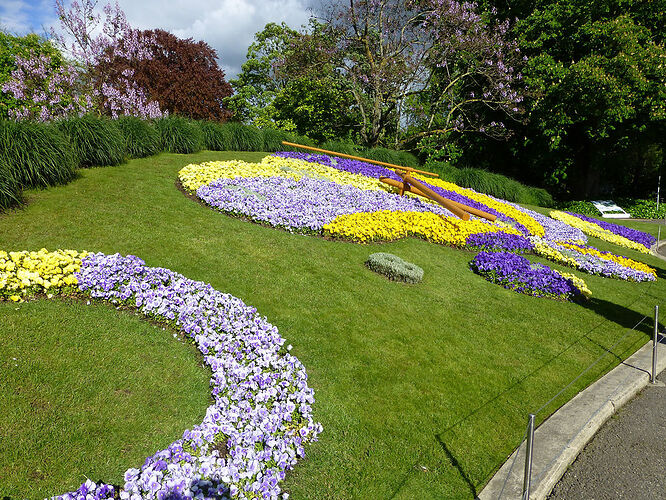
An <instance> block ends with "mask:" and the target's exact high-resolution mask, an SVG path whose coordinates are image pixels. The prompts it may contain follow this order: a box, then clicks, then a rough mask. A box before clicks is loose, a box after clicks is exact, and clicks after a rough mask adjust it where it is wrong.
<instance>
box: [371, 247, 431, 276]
mask: <svg viewBox="0 0 666 500" xmlns="http://www.w3.org/2000/svg"><path fill="white" fill-rule="evenodd" d="M365 265H366V266H367V267H368V268H369V269H371V270H372V271H374V272H376V273H378V274H383V275H384V276H386V277H387V278H388V279H390V280H392V281H403V282H405V283H420V282H421V281H422V280H423V269H421V268H420V267H419V266H417V265H415V264H412V263H410V262H407V261H404V260H402V259H401V258H400V257H398V256H397V255H393V254H390V253H385V252H378V253H373V254H370V256H369V257H368V260H366V261H365Z"/></svg>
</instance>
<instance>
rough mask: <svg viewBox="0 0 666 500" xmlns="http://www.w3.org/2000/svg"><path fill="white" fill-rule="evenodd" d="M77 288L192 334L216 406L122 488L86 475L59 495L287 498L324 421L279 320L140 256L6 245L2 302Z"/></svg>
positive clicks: (0, 266) (1, 258)
mask: <svg viewBox="0 0 666 500" xmlns="http://www.w3.org/2000/svg"><path fill="white" fill-rule="evenodd" d="M71 293H75V294H80V295H83V296H87V297H89V298H91V299H98V300H104V301H107V302H110V303H112V304H114V305H116V306H120V305H123V306H126V307H130V308H135V309H136V310H138V311H139V312H141V313H142V314H143V315H144V316H146V317H147V318H152V319H158V320H161V321H165V322H167V323H170V324H171V325H173V326H174V327H176V328H178V329H180V330H181V331H182V332H184V333H185V334H186V335H187V336H189V338H190V339H191V340H192V341H193V342H194V343H195V344H196V346H197V347H198V348H199V350H200V351H201V352H202V353H203V356H204V361H205V363H206V364H207V365H208V366H209V367H210V368H211V370H212V373H213V375H212V378H211V387H212V396H213V399H214V403H213V404H212V405H211V406H210V407H209V408H208V409H207V411H206V416H205V418H204V420H203V422H201V424H199V425H197V426H195V427H194V428H192V429H189V430H186V431H185V432H184V433H183V436H182V438H180V439H178V440H176V441H174V442H173V443H172V444H171V445H169V447H168V448H166V449H164V450H160V451H158V452H157V453H155V454H154V455H153V456H150V457H148V458H147V459H146V461H145V463H144V464H143V465H142V466H140V467H138V468H132V469H129V470H128V471H127V472H126V473H125V476H124V480H125V483H124V485H123V486H122V488H116V487H114V486H111V485H107V484H95V483H93V482H92V481H87V482H86V483H84V484H83V485H81V487H80V488H79V489H78V490H77V491H74V492H70V493H65V494H63V495H60V496H58V497H55V498H58V499H63V500H69V499H77V500H78V499H81V500H83V499H86V500H88V499H106V498H115V497H117V496H119V497H120V498H121V499H131V500H139V499H153V498H155V499H167V498H239V499H254V498H262V499H263V498H279V496H280V494H281V490H280V482H281V481H282V480H283V479H284V477H285V473H286V471H287V470H289V469H291V468H292V467H293V466H294V465H295V464H296V461H297V459H298V458H299V457H302V456H303V455H304V453H305V448H304V447H305V445H306V444H307V443H309V442H312V441H315V440H316V439H317V436H318V434H319V433H320V432H321V430H322V428H321V425H320V424H318V423H315V422H314V421H313V419H312V404H313V403H314V392H313V390H312V389H310V388H309V387H308V384H307V374H306V372H305V368H304V367H303V365H302V364H301V363H300V361H299V360H298V359H297V358H296V357H294V356H293V355H291V354H290V352H289V351H290V349H291V346H288V347H286V348H285V347H284V339H283V338H282V337H281V336H280V334H279V333H278V330H277V328H276V327H275V326H273V325H271V324H270V323H269V322H268V321H267V320H266V318H264V317H262V316H260V315H258V314H257V311H256V310H255V309H254V308H252V307H250V306H247V305H246V304H244V303H243V302H242V301H241V300H240V299H238V298H236V297H233V296H231V295H228V294H225V293H222V292H219V291H217V290H215V289H214V288H212V287H211V286H210V285H208V284H206V283H202V282H199V281H193V280H190V279H188V278H186V277H184V276H182V275H180V274H178V273H175V272H173V271H170V270H168V269H163V268H153V267H148V266H146V265H145V263H144V262H143V261H142V260H141V259H139V258H137V257H134V256H126V257H124V256H121V255H118V254H116V255H104V254H102V253H86V252H76V251H72V250H66V251H61V250H58V251H56V252H48V251H46V250H44V249H42V250H40V251H39V252H10V253H6V252H0V299H5V300H7V299H8V300H12V301H20V300H23V299H24V298H25V297H26V296H33V295H35V294H46V295H47V296H48V297H53V296H57V295H64V294H71ZM221 450H222V451H221Z"/></svg>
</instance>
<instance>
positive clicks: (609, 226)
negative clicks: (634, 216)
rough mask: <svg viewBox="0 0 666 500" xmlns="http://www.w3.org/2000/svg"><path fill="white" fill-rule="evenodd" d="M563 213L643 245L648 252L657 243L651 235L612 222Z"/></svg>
mask: <svg viewBox="0 0 666 500" xmlns="http://www.w3.org/2000/svg"><path fill="white" fill-rule="evenodd" d="M565 213H567V214H569V215H573V216H574V217H577V218H579V219H580V220H583V221H585V222H589V223H590V224H596V225H597V226H599V227H600V228H602V229H605V230H606V231H610V232H611V233H613V234H617V235H618V236H622V237H623V238H626V239H628V240H631V241H634V242H636V243H638V244H640V245H643V246H644V247H645V248H646V249H648V250H650V248H652V245H654V244H655V242H656V241H657V238H655V237H654V236H652V235H651V234H648V233H645V232H643V231H639V230H638V229H631V228H629V227H624V226H620V225H619V224H613V223H612V222H608V221H605V220H598V219H593V218H592V217H588V216H586V215H583V214H575V213H571V212H565Z"/></svg>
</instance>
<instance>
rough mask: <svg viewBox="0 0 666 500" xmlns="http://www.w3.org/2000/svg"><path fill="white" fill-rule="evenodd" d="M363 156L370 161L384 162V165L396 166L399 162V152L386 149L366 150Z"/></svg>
mask: <svg viewBox="0 0 666 500" xmlns="http://www.w3.org/2000/svg"><path fill="white" fill-rule="evenodd" d="M361 156H363V157H364V158H368V159H370V160H376V161H383V162H384V163H393V164H395V163H396V161H397V152H396V151H391V150H390V149H386V148H371V149H366V150H364V151H363V152H362V153H361Z"/></svg>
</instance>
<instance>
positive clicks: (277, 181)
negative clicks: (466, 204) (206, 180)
mask: <svg viewBox="0 0 666 500" xmlns="http://www.w3.org/2000/svg"><path fill="white" fill-rule="evenodd" d="M197 196H198V197H199V198H201V199H202V200H203V201H205V202H206V203H207V204H209V205H211V206H212V207H215V208H217V209H219V210H221V211H223V212H227V213H230V214H235V215H243V216H246V217H250V218H252V219H253V220H255V221H258V222H264V223H267V224H270V225H272V226H277V227H282V228H286V229H289V230H302V231H317V232H318V231H319V230H320V229H321V228H322V227H323V226H324V225H325V224H327V223H329V222H332V221H333V219H335V218H336V217H338V216H339V215H346V214H353V213H358V212H377V211H380V210H390V211H408V212H409V211H411V212H433V213H437V214H442V215H451V213H450V212H449V211H448V210H446V209H445V208H443V207H440V206H439V205H436V204H434V203H429V202H425V201H422V200H420V199H417V198H411V197H405V196H399V195H397V194H392V193H387V192H386V191H368V190H363V189H359V188H357V187H355V186H350V185H342V184H337V183H335V182H333V181H329V180H322V179H313V178H310V177H302V178H301V179H299V180H294V179H291V178H287V177H252V178H243V177H237V178H234V179H218V180H216V181H213V182H211V183H210V184H207V185H204V186H201V187H200V188H199V189H197Z"/></svg>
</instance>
